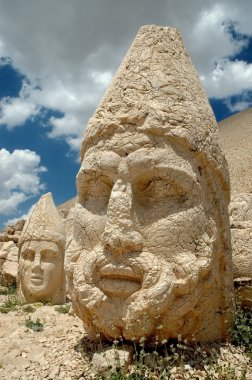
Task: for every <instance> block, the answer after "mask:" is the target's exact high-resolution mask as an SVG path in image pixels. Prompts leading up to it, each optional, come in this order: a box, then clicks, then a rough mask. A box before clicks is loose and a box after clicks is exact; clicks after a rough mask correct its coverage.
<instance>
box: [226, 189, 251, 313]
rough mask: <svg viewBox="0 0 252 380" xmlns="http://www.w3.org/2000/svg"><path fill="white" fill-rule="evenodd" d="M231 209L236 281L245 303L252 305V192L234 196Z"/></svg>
mask: <svg viewBox="0 0 252 380" xmlns="http://www.w3.org/2000/svg"><path fill="white" fill-rule="evenodd" d="M229 210H230V223H231V236H232V255H233V268H234V281H235V284H236V285H237V287H238V289H239V295H240V297H241V301H242V303H243V305H247V306H248V305H250V306H252V194H251V193H241V194H237V195H235V196H233V197H232V199H231V202H230V206H229ZM249 298H250V299H251V301H249Z"/></svg>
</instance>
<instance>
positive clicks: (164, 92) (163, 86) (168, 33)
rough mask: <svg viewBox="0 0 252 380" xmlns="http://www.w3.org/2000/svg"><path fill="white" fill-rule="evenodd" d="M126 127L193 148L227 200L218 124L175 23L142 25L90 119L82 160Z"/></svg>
mask: <svg viewBox="0 0 252 380" xmlns="http://www.w3.org/2000/svg"><path fill="white" fill-rule="evenodd" d="M127 128H135V130H136V132H137V131H139V132H144V133H147V134H152V135H156V136H163V137H164V139H165V140H167V141H170V143H171V144H173V143H174V144H175V145H176V146H181V148H182V149H183V151H186V150H187V151H190V152H192V153H193V154H192V155H193V156H194V157H195V158H196V160H197V162H198V165H199V166H200V170H201V169H202V170H203V171H205V172H206V173H208V177H209V179H210V181H209V182H212V181H213V178H214V182H216V181H217V182H218V186H217V187H219V188H220V191H221V193H222V194H224V198H225V199H226V200H227V202H229V198H230V186H229V174H228V168H227V163H226V159H225V157H224V155H223V153H222V151H221V149H220V146H219V143H218V126H217V123H216V120H215V117H214V115H213V112H212V109H211V107H210V105H209V102H208V99H207V95H206V93H205V91H204V89H203V88H202V85H201V83H200V80H199V77H198V74H197V72H196V70H195V68H194V66H193V63H192V62H191V59H190V57H189V55H188V53H187V51H186V49H185V47H184V44H183V41H182V38H181V35H180V33H179V32H178V31H177V30H176V29H174V28H170V27H161V26H160V27H158V26H154V25H146V26H143V27H141V28H140V30H139V32H138V34H137V36H136V38H135V40H134V42H133V44H132V46H131V48H130V49H129V51H128V53H127V55H126V57H125V58H124V60H123V62H122V64H121V66H120V67H119V69H118V71H117V73H116V75H115V77H114V79H113V81H112V83H111V85H110V87H109V89H108V91H107V92H106V94H105V96H104V98H103V99H102V101H101V102H100V104H99V106H98V107H97V109H96V112H95V113H94V115H93V117H91V119H90V120H89V123H88V126H87V129H86V132H85V134H84V140H83V143H82V150H81V158H82V160H83V157H84V152H85V151H86V150H87V149H88V148H89V147H90V146H92V145H95V144H96V143H97V142H99V141H101V140H102V139H103V138H106V137H108V136H109V135H112V134H113V133H114V132H115V131H121V132H123V131H124V130H125V131H126V130H127ZM210 177H212V178H210ZM216 190H217V189H215V191H216ZM222 197H223V196H222Z"/></svg>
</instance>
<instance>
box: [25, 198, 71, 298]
mask: <svg viewBox="0 0 252 380" xmlns="http://www.w3.org/2000/svg"><path fill="white" fill-rule="evenodd" d="M64 253H65V233H64V227H63V223H62V221H61V219H60V217H59V215H58V212H57V209H56V207H55V205H54V203H53V199H52V196H51V193H48V194H45V195H43V196H42V197H41V198H40V200H39V202H38V203H37V204H36V206H35V208H34V209H33V210H32V211H31V214H30V216H29V217H28V220H27V222H26V224H25V226H24V229H23V231H22V235H21V237H20V242H19V271H18V283H19V291H20V295H21V297H23V298H24V299H25V300H26V302H29V303H32V302H38V301H43V302H50V303H52V304H61V303H64V302H65V274H64Z"/></svg>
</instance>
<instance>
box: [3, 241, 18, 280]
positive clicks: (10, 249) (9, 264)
mask: <svg viewBox="0 0 252 380" xmlns="http://www.w3.org/2000/svg"><path fill="white" fill-rule="evenodd" d="M17 271H18V247H17V245H16V244H15V243H14V242H13V241H8V242H3V243H0V277H1V282H2V284H5V285H7V284H13V283H16V280H17Z"/></svg>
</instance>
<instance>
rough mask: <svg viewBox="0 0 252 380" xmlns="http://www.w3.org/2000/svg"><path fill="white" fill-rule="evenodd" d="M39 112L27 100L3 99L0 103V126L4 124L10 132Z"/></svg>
mask: <svg viewBox="0 0 252 380" xmlns="http://www.w3.org/2000/svg"><path fill="white" fill-rule="evenodd" d="M38 112H39V108H38V107H36V105H35V104H34V103H32V102H31V101H30V100H29V99H28V100H27V99H22V98H3V99H2V100H1V101H0V124H6V126H7V128H8V129H9V130H11V129H12V128H14V127H18V126H21V125H22V124H24V123H25V121H26V120H27V119H29V118H31V117H32V116H35V115H36V114H37V113H38Z"/></svg>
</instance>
